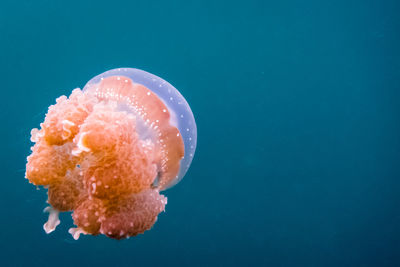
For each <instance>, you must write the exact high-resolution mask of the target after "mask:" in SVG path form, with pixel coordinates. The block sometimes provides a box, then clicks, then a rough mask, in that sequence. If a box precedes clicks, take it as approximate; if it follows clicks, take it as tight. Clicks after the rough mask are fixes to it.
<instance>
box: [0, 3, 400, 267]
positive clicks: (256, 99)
mask: <svg viewBox="0 0 400 267" xmlns="http://www.w3.org/2000/svg"><path fill="white" fill-rule="evenodd" d="M399 10H400V5H399V2H398V1H389V0H388V1H368V0H359V1H352V0H348V1H342V0H337V1H317V0H314V1H307V0H306V1H304V0H303V1H300V0H298V1H296V0H293V1H287V0H282V1H262V0H258V1H256V0H248V1H211V0H204V1H183V0H182V1H172V0H170V1H158V2H155V1H126V2H122V1H118V0H116V1H96V2H94V1H93V2H92V3H89V2H84V1H63V2H61V1H50V0H48V1H39V0H38V1H11V0H3V1H1V3H0V62H1V66H0V77H1V89H0V90H1V96H2V102H1V112H0V116H1V140H2V153H1V161H0V162H1V169H2V171H3V173H2V175H1V182H2V183H1V187H0V211H1V213H0V216H1V217H0V240H1V243H0V255H1V256H2V257H1V262H0V265H1V266H156V265H157V266H160V265H163V266H181V265H182V266H187V265H189V264H190V265H192V266H400V254H399V252H400V214H399V206H400V196H399V192H400V181H399V178H400V164H399V159H400V138H399V134H400V112H399V111H400V110H399V109H400V107H399V100H400V64H399V62H400V61H399V60H400V52H399V47H400V38H399V32H400V18H399V16H398V13H399ZM119 66H129V67H135V68H140V69H144V70H147V71H149V72H151V73H154V74H156V75H158V76H160V77H163V78H164V79H166V80H167V81H169V82H171V83H172V84H174V86H176V88H178V90H179V91H180V92H181V93H182V94H183V95H184V96H185V98H186V100H187V101H188V102H189V103H190V106H191V108H192V110H193V113H194V114H195V117H196V122H197V126H198V147H197V151H196V156H195V158H194V161H193V163H192V166H191V168H190V170H189V172H188V173H187V176H186V177H185V178H184V179H183V180H182V181H181V182H180V183H179V184H178V185H177V186H175V187H174V188H172V189H171V190H169V191H167V196H168V198H169V199H168V205H167V208H166V213H163V214H161V216H160V217H159V220H158V222H157V224H156V225H155V227H154V229H152V230H151V231H149V232H147V233H146V234H144V235H141V236H139V237H137V238H132V239H130V240H126V241H122V242H117V241H114V240H109V239H107V238H104V237H95V238H93V237H87V236H85V237H83V238H82V239H80V240H79V241H78V242H75V241H73V240H72V239H71V237H70V236H69V235H68V233H67V231H66V230H67V228H68V227H69V224H70V223H71V219H70V216H69V215H68V214H66V215H64V216H62V224H61V225H60V227H59V229H57V231H56V232H54V233H52V234H51V235H46V234H45V233H44V231H43V230H42V224H43V222H44V221H45V219H46V218H45V215H44V214H42V209H43V208H44V207H45V206H46V205H45V199H46V195H45V192H44V191H43V190H40V191H36V190H35V188H34V187H33V186H32V185H30V184H28V183H27V182H26V180H24V178H23V177H24V167H25V160H26V156H27V155H28V153H29V147H30V142H29V131H30V129H31V128H33V127H37V126H38V124H39V123H40V122H41V121H42V120H43V117H44V114H45V112H46V109H47V107H48V106H49V104H52V103H54V101H55V98H56V97H58V96H59V95H62V94H69V93H70V91H71V90H72V89H73V88H75V87H82V86H83V85H84V84H85V83H86V82H87V81H88V80H89V79H90V78H91V77H93V76H94V75H96V74H99V73H102V72H104V71H106V70H108V69H112V68H115V67H119Z"/></svg>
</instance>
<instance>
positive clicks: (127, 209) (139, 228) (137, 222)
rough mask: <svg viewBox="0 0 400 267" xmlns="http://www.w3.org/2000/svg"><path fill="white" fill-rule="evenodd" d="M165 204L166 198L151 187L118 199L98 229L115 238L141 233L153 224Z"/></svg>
mask: <svg viewBox="0 0 400 267" xmlns="http://www.w3.org/2000/svg"><path fill="white" fill-rule="evenodd" d="M166 204H167V198H166V197H164V196H163V195H160V194H159V193H158V191H157V190H152V189H148V190H144V191H142V192H140V193H138V194H133V195H131V196H130V197H128V198H125V199H120V200H119V203H118V205H116V206H115V207H110V209H109V210H108V211H107V213H106V219H105V220H104V221H103V222H102V224H101V230H100V231H101V233H103V234H105V235H107V236H108V237H111V238H115V239H122V238H127V237H130V236H135V235H138V234H141V233H143V232H144V231H146V230H149V229H150V228H151V227H152V226H153V224H154V223H155V222H156V220H157V215H158V214H159V213H160V212H162V211H164V209H165V205H166Z"/></svg>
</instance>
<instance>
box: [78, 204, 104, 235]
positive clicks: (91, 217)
mask: <svg viewBox="0 0 400 267" xmlns="http://www.w3.org/2000/svg"><path fill="white" fill-rule="evenodd" d="M105 211H106V208H105V207H104V203H103V201H102V200H99V199H96V198H91V199H89V198H88V199H86V200H84V201H82V202H81V203H80V204H79V206H78V207H77V208H76V209H75V211H74V213H73V214H72V218H73V219H74V223H75V224H76V225H77V226H78V227H79V228H81V229H83V230H84V231H86V232H87V233H89V234H92V235H97V234H99V230H100V226H101V222H102V220H104V215H105Z"/></svg>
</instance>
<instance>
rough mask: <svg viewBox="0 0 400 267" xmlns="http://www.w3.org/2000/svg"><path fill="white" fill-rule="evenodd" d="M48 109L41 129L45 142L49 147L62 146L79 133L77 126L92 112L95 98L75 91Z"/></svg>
mask: <svg viewBox="0 0 400 267" xmlns="http://www.w3.org/2000/svg"><path fill="white" fill-rule="evenodd" d="M56 102H57V103H56V104H55V105H52V106H50V107H49V112H48V113H47V115H46V119H45V121H44V123H42V125H41V126H42V128H43V130H44V132H45V140H46V141H47V142H48V143H49V144H51V145H62V144H64V143H66V142H67V141H71V140H72V139H73V138H74V136H75V135H76V134H77V133H78V131H79V125H80V124H81V123H82V122H83V121H84V120H85V119H86V117H87V116H88V115H89V113H90V112H91V111H92V108H93V105H94V104H95V103H96V102H97V99H96V98H93V97H92V96H90V95H87V94H84V93H83V92H82V91H81V90H79V89H75V90H74V91H72V94H71V95H70V97H69V98H67V97H66V96H61V97H59V98H57V100H56Z"/></svg>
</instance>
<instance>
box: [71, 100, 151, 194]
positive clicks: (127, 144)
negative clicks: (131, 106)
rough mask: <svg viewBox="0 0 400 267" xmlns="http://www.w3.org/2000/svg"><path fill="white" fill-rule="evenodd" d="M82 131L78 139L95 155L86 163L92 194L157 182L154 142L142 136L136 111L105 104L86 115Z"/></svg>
mask: <svg viewBox="0 0 400 267" xmlns="http://www.w3.org/2000/svg"><path fill="white" fill-rule="evenodd" d="M79 135H81V137H79V136H78V137H77V138H79V139H80V141H78V142H79V143H80V144H81V146H82V147H84V148H83V149H85V148H86V149H89V150H90V152H91V156H92V157H91V161H90V162H89V165H88V166H87V165H86V164H83V166H82V167H83V170H84V180H85V184H86V187H87V188H88V193H89V194H90V195H92V196H95V197H98V198H102V199H104V198H114V197H116V196H119V195H126V194H131V193H136V192H139V191H141V190H143V189H145V188H149V186H150V185H151V184H152V183H153V181H154V179H155V177H156V175H157V173H156V164H155V163H154V157H153V153H151V152H150V151H152V150H153V149H152V148H153V146H152V144H147V143H146V142H145V141H141V140H139V138H138V134H137V133H136V129H135V120H134V117H132V115H129V114H128V113H126V112H118V111H114V110H109V106H103V105H101V106H99V107H96V108H95V109H94V111H93V113H92V114H91V115H90V116H89V117H88V118H87V119H86V121H85V122H84V124H83V125H82V126H81V133H80V134H79Z"/></svg>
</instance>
